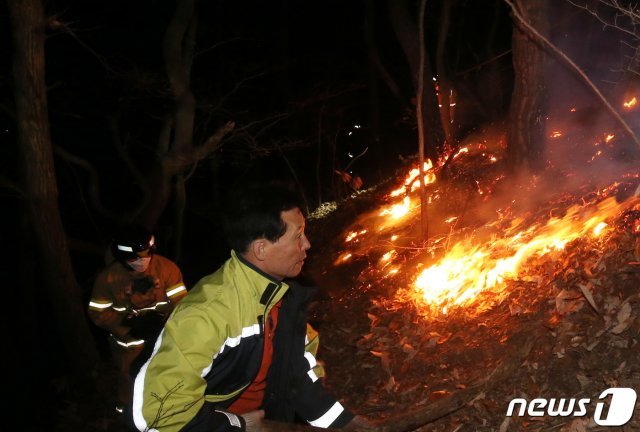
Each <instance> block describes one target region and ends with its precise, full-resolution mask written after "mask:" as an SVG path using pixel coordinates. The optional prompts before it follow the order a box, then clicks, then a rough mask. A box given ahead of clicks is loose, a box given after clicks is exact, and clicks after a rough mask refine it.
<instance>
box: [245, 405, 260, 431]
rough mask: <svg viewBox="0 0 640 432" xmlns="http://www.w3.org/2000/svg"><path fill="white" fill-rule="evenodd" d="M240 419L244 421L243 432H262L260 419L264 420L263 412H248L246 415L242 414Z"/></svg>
mask: <svg viewBox="0 0 640 432" xmlns="http://www.w3.org/2000/svg"><path fill="white" fill-rule="evenodd" d="M242 418H243V419H244V423H245V430H246V431H247V432H261V431H262V419H263V418H264V411H262V410H258V411H250V412H248V413H246V414H242Z"/></svg>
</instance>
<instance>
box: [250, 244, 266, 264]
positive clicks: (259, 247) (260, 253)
mask: <svg viewBox="0 0 640 432" xmlns="http://www.w3.org/2000/svg"><path fill="white" fill-rule="evenodd" d="M266 243H267V242H266V240H265V239H257V240H254V241H252V242H251V245H249V252H250V253H251V254H252V255H253V256H254V257H255V259H257V260H258V261H264V260H265V259H266V251H265V249H266V246H267V244H266Z"/></svg>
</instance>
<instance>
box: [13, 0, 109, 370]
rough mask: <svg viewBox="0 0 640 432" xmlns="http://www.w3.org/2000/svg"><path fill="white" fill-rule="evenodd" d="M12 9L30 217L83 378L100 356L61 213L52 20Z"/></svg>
mask: <svg viewBox="0 0 640 432" xmlns="http://www.w3.org/2000/svg"><path fill="white" fill-rule="evenodd" d="M8 6H9V16H10V20H11V25H12V37H13V53H14V54H13V79H14V95H15V103H16V115H17V118H18V143H19V145H20V164H21V170H22V175H23V184H24V190H25V193H26V196H27V208H28V216H29V219H30V222H31V229H32V234H33V237H34V239H35V243H36V244H37V246H38V258H39V260H40V262H41V264H42V266H41V269H42V272H43V273H42V280H43V282H44V285H45V287H44V288H45V289H46V291H47V292H46V294H47V297H48V300H49V302H50V304H51V307H52V309H53V316H54V317H55V321H56V322H55V324H54V325H55V326H56V327H57V329H58V332H59V340H60V343H61V344H62V345H63V348H64V352H65V354H66V361H67V364H68V365H69V371H70V372H71V374H72V375H73V376H75V377H76V378H80V377H82V376H86V375H87V374H89V373H91V372H92V371H93V369H94V367H95V365H96V364H97V361H98V352H97V349H96V346H95V343H94V340H93V337H92V335H91V332H90V331H89V326H88V323H87V320H86V317H85V313H84V311H85V305H84V301H83V295H82V291H81V289H80V286H79V285H78V282H77V281H76V279H75V276H74V272H73V268H72V265H71V258H70V256H69V250H68V245H67V239H66V236H65V232H64V227H63V225H62V219H61V217H60V210H59V208H58V190H57V186H56V177H55V170H54V163H53V148H52V145H51V137H50V134H49V121H48V112H47V94H46V86H45V66H44V59H45V54H44V39H45V34H44V32H45V24H46V20H45V17H44V11H43V8H42V4H41V2H40V0H9V2H8ZM40 297H42V296H40ZM25 306H26V307H27V308H35V306H36V305H25ZM52 324H53V323H52Z"/></svg>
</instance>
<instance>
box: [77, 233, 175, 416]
mask: <svg viewBox="0 0 640 432" xmlns="http://www.w3.org/2000/svg"><path fill="white" fill-rule="evenodd" d="M110 253H111V256H112V257H113V259H112V262H111V263H110V264H108V265H107V266H106V267H105V268H104V269H102V271H100V273H99V274H98V275H97V277H96V280H95V283H94V286H93V291H92V294H91V300H90V301H89V318H90V319H91V320H92V321H93V322H94V323H95V324H96V325H97V326H98V327H100V328H103V329H105V330H107V331H109V333H110V337H109V347H110V350H111V355H112V359H113V361H114V363H115V365H116V367H117V369H118V371H119V377H118V383H117V395H116V410H117V411H118V412H122V411H123V409H124V407H125V406H126V405H128V404H130V403H131V397H132V396H131V394H132V393H131V392H132V388H133V379H132V368H133V370H134V371H136V370H137V368H139V364H140V363H141V362H143V361H144V360H145V359H146V358H147V357H148V356H149V355H150V354H151V350H152V349H153V344H154V342H155V340H156V338H157V336H158V334H159V333H160V331H161V330H162V326H163V325H164V323H165V321H166V320H167V318H168V317H169V314H170V313H171V311H172V310H173V308H174V307H175V305H176V304H177V303H178V302H179V301H180V300H182V298H183V297H184V296H185V295H186V294H187V290H186V287H185V285H184V283H183V281H182V273H181V272H180V269H179V268H178V266H177V265H176V264H175V263H174V262H173V261H171V260H169V259H167V258H165V257H163V256H161V255H158V254H156V253H155V239H154V236H153V235H152V234H151V233H150V232H149V231H147V230H145V229H144V228H142V227H138V226H127V227H125V228H123V229H121V231H120V232H119V233H118V234H117V235H116V236H115V238H114V240H113V242H112V244H111V250H110ZM136 365H138V366H137V367H136Z"/></svg>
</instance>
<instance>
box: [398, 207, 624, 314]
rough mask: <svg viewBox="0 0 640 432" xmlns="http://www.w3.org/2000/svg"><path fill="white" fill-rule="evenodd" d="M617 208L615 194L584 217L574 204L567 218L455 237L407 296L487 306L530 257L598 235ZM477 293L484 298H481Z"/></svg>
mask: <svg viewBox="0 0 640 432" xmlns="http://www.w3.org/2000/svg"><path fill="white" fill-rule="evenodd" d="M621 207H622V205H620V204H618V203H616V201H615V199H614V198H607V199H606V200H604V201H602V202H601V203H599V204H598V205H597V207H596V208H595V209H593V211H592V212H591V213H592V214H590V215H589V216H587V217H585V216H583V214H584V213H585V209H584V208H583V207H581V206H577V205H576V206H573V207H571V208H570V209H569V210H568V212H567V214H566V216H565V217H563V218H552V219H550V220H549V221H548V222H547V223H546V224H545V225H544V226H543V225H533V226H532V227H530V228H528V229H527V230H525V231H521V232H518V233H516V234H515V235H512V236H508V237H505V238H501V239H493V240H492V241H491V242H487V243H483V244H476V245H470V244H469V242H468V241H462V242H459V243H457V244H455V245H454V246H453V247H452V248H451V250H450V251H449V252H448V253H447V254H446V256H445V257H443V258H442V259H441V260H440V261H439V262H438V263H436V264H433V265H431V266H430V267H428V268H427V269H425V270H423V271H421V272H420V273H419V274H418V276H417V277H416V279H415V281H414V291H413V292H412V293H411V292H410V293H409V296H410V297H413V298H414V299H417V300H421V301H424V302H426V303H427V305H428V306H429V308H430V310H431V311H432V312H440V313H447V311H450V310H451V308H455V307H469V306H473V305H477V306H478V310H483V309H487V308H489V307H491V306H492V305H493V304H495V303H498V302H500V301H501V300H503V299H504V298H505V297H506V295H507V294H508V293H507V292H506V290H505V287H506V283H505V282H506V280H507V279H510V278H514V277H516V276H517V275H518V273H519V270H520V269H521V267H522V266H523V264H524V263H526V262H527V260H528V259H530V258H533V257H536V256H543V255H546V254H549V253H552V252H554V251H557V250H562V249H564V247H565V245H566V244H567V243H569V242H571V241H572V240H575V239H577V238H578V237H581V236H598V235H600V234H602V232H603V231H604V230H605V228H606V227H607V224H606V223H605V222H604V220H605V219H607V218H609V217H611V216H613V215H615V214H617V213H618V212H619V211H620V209H621ZM406 294H407V293H406V292H405V293H401V294H400V295H406ZM481 295H482V298H483V299H486V300H480V297H481Z"/></svg>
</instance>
